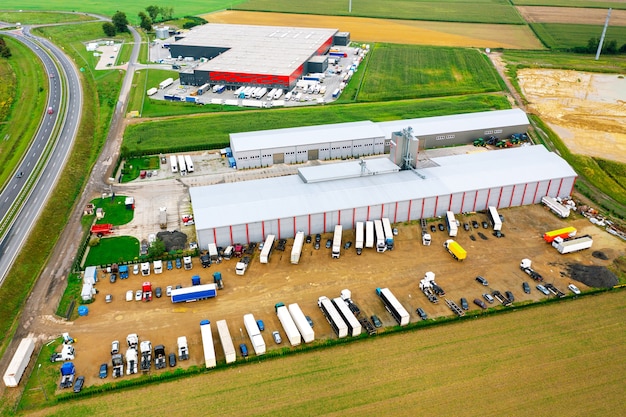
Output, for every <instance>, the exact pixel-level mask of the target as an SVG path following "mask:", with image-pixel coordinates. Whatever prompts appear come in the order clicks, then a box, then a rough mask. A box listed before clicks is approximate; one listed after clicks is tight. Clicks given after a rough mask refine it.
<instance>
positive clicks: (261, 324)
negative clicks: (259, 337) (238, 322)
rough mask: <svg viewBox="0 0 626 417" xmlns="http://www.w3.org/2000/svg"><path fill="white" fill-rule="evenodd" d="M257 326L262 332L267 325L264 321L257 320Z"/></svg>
mask: <svg viewBox="0 0 626 417" xmlns="http://www.w3.org/2000/svg"><path fill="white" fill-rule="evenodd" d="M256 325H257V326H259V330H260V331H263V330H265V323H263V320H257V321H256Z"/></svg>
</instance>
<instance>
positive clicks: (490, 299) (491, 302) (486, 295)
mask: <svg viewBox="0 0 626 417" xmlns="http://www.w3.org/2000/svg"><path fill="white" fill-rule="evenodd" d="M483 298H484V299H485V300H486V301H487V302H488V303H489V304H493V300H494V299H493V297H492V296H491V294H488V293H484V294H483Z"/></svg>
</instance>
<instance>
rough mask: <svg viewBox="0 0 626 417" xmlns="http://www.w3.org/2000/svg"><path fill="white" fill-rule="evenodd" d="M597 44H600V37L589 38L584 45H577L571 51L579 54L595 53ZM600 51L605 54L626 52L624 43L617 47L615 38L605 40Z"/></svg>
mask: <svg viewBox="0 0 626 417" xmlns="http://www.w3.org/2000/svg"><path fill="white" fill-rule="evenodd" d="M598 45H600V38H590V39H589V41H587V45H586V46H577V47H575V48H573V49H572V52H576V53H579V54H595V53H596V51H597V50H598ZM602 53H603V54H607V55H617V54H624V53H626V43H625V44H623V45H622V46H620V47H619V48H618V47H617V41H616V40H615V39H612V40H609V41H607V40H605V41H604V43H603V44H602Z"/></svg>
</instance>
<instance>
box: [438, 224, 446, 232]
mask: <svg viewBox="0 0 626 417" xmlns="http://www.w3.org/2000/svg"><path fill="white" fill-rule="evenodd" d="M437 227H438V228H439V230H440V231H442V232H443V231H444V230H446V227H445V226H444V225H443V223H439V224H438V225H437Z"/></svg>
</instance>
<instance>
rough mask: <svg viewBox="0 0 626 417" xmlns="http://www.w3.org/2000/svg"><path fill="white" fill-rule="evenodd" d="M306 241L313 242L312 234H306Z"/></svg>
mask: <svg viewBox="0 0 626 417" xmlns="http://www.w3.org/2000/svg"><path fill="white" fill-rule="evenodd" d="M306 243H311V235H306Z"/></svg>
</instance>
